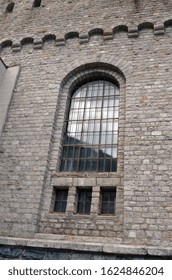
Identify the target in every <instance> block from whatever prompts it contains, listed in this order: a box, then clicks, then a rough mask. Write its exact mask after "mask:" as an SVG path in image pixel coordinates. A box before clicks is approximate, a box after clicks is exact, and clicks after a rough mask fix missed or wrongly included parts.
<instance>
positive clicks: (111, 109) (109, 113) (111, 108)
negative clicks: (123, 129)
mask: <svg viewBox="0 0 172 280" xmlns="http://www.w3.org/2000/svg"><path fill="white" fill-rule="evenodd" d="M113 115H114V108H113V107H110V108H108V118H109V119H112V118H113Z"/></svg>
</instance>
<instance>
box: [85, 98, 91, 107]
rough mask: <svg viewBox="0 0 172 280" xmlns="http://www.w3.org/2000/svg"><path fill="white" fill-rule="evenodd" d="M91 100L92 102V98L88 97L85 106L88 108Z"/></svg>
mask: <svg viewBox="0 0 172 280" xmlns="http://www.w3.org/2000/svg"><path fill="white" fill-rule="evenodd" d="M91 102H92V99H91V98H87V99H86V104H85V108H87V109H88V108H90V106H91Z"/></svg>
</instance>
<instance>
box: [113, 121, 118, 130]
mask: <svg viewBox="0 0 172 280" xmlns="http://www.w3.org/2000/svg"><path fill="white" fill-rule="evenodd" d="M113 130H117V131H118V122H117V121H115V122H114V124H113Z"/></svg>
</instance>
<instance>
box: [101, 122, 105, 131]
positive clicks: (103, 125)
mask: <svg viewBox="0 0 172 280" xmlns="http://www.w3.org/2000/svg"><path fill="white" fill-rule="evenodd" d="M102 131H106V120H105V121H104V120H103V121H102Z"/></svg>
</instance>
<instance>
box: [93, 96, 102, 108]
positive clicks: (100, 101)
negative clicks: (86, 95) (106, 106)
mask: <svg viewBox="0 0 172 280" xmlns="http://www.w3.org/2000/svg"><path fill="white" fill-rule="evenodd" d="M95 104H96V106H95V105H94V106H95V107H102V98H100V97H98V98H97V102H96V100H95Z"/></svg>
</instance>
